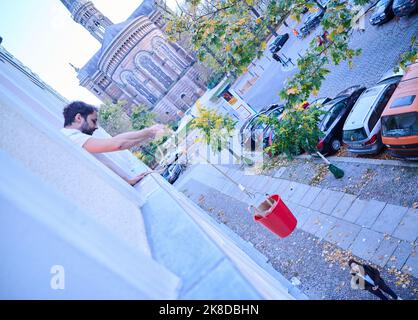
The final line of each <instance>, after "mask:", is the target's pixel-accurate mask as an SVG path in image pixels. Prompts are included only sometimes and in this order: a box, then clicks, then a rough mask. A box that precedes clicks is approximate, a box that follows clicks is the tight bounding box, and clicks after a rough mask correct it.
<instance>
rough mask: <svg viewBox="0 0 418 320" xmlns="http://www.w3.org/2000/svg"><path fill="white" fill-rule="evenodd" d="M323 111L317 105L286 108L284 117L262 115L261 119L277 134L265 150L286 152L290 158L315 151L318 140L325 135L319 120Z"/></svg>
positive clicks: (277, 152)
mask: <svg viewBox="0 0 418 320" xmlns="http://www.w3.org/2000/svg"><path fill="white" fill-rule="evenodd" d="M322 114H323V111H321V110H320V109H318V108H316V107H310V108H308V109H306V110H304V109H303V108H294V109H289V110H286V111H285V113H284V115H283V117H282V118H281V119H280V120H278V119H277V118H273V117H268V116H262V117H261V121H263V122H265V123H267V124H269V125H271V126H272V128H273V130H274V132H275V135H274V138H273V143H272V145H271V146H269V147H267V148H266V150H265V152H267V153H271V155H272V156H277V155H279V154H285V155H286V156H287V157H288V158H289V159H292V158H293V156H294V155H297V154H300V153H301V152H303V151H307V152H313V151H315V148H316V144H317V143H318V140H319V139H320V138H321V137H322V136H323V133H322V131H321V130H320V129H319V127H318V125H317V124H318V122H319V119H320V116H321V115H322Z"/></svg>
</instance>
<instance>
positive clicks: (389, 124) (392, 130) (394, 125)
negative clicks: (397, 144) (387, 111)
mask: <svg viewBox="0 0 418 320" xmlns="http://www.w3.org/2000/svg"><path fill="white" fill-rule="evenodd" d="M382 134H383V135H384V136H385V137H404V136H413V135H418V113H417V112H408V113H401V114H397V115H392V116H385V117H382Z"/></svg>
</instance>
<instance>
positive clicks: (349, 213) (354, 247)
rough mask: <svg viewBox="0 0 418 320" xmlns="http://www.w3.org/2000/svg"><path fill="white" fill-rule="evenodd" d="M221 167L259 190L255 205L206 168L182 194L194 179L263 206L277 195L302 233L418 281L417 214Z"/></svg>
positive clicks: (191, 176) (194, 172) (194, 174)
mask: <svg viewBox="0 0 418 320" xmlns="http://www.w3.org/2000/svg"><path fill="white" fill-rule="evenodd" d="M219 168H220V169H221V170H223V171H224V172H225V173H226V174H228V175H229V176H230V177H231V178H232V179H234V180H235V181H237V182H239V183H241V184H242V185H244V186H245V187H249V188H250V189H251V190H253V191H257V192H260V194H257V197H256V199H255V201H254V200H252V199H250V198H248V197H247V196H246V195H245V194H243V193H242V192H241V191H240V190H239V189H238V188H237V186H236V185H234V184H233V183H232V182H230V181H227V180H226V179H225V178H224V177H223V176H222V175H220V173H218V172H217V171H216V170H215V169H213V168H210V167H209V166H206V165H203V166H196V167H193V168H192V170H191V172H189V173H188V174H187V175H186V176H185V177H183V179H181V180H180V181H179V182H178V183H176V187H177V188H178V189H179V190H181V186H182V185H185V184H186V183H187V181H188V180H190V179H194V180H197V181H199V182H200V183H203V184H205V185H207V186H210V187H211V188H214V189H217V190H219V191H220V192H222V193H223V194H225V195H228V196H230V197H232V198H235V199H237V200H240V201H242V202H245V203H247V204H250V203H251V204H257V203H259V202H261V199H263V198H264V196H263V195H262V194H263V193H266V192H267V193H277V194H279V195H280V196H281V197H282V199H283V200H284V202H285V203H286V205H287V206H288V207H289V208H290V209H291V211H292V212H293V213H294V215H295V216H296V217H297V219H298V225H297V228H298V229H301V230H303V231H305V232H308V233H310V234H312V235H314V236H316V237H318V238H320V239H324V240H326V241H329V242H330V243H333V244H335V245H337V246H339V247H340V248H341V249H343V250H348V251H351V252H352V253H353V254H354V255H356V256H357V257H360V258H362V259H364V260H368V261H370V262H371V263H373V264H376V265H378V266H380V267H384V268H396V269H398V270H402V271H403V272H405V273H408V274H411V275H413V276H414V277H418V257H417V256H416V242H417V237H418V210H416V209H412V208H407V207H402V206H397V205H393V204H390V203H386V202H382V201H376V200H361V199H359V198H358V197H356V196H354V195H352V194H348V193H344V192H339V191H333V190H329V189H325V188H319V187H314V186H309V185H307V184H303V183H298V182H293V181H289V180H286V179H281V178H278V177H277V176H278V174H277V173H276V174H275V175H273V176H272V177H270V176H259V175H245V174H244V172H243V171H240V170H237V169H234V168H228V167H221V166H220V167H219Z"/></svg>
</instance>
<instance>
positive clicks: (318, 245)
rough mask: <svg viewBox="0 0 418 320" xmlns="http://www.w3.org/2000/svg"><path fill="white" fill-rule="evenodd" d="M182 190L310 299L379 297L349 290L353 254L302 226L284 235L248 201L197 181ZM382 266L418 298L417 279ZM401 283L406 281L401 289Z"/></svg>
mask: <svg viewBox="0 0 418 320" xmlns="http://www.w3.org/2000/svg"><path fill="white" fill-rule="evenodd" d="M179 190H181V191H182V192H184V194H186V195H187V196H188V197H189V198H190V199H191V200H192V201H194V202H195V203H197V204H198V205H199V206H200V207H201V208H202V209H204V210H205V211H206V212H207V213H208V214H209V215H210V216H212V217H213V218H214V219H216V220H217V221H218V222H220V223H224V224H225V225H226V226H227V227H229V228H231V229H232V230H233V231H234V232H235V233H237V234H238V235H239V236H240V237H241V238H243V239H244V240H246V241H248V242H249V243H251V244H252V245H253V246H254V247H255V248H256V249H257V250H259V251H260V252H261V253H262V254H263V255H265V256H266V257H267V259H268V261H269V263H270V264H271V265H272V266H273V267H274V268H275V269H276V270H277V271H279V272H280V273H281V274H282V275H283V276H285V277H286V278H287V279H288V280H289V281H292V280H293V281H295V280H296V281H297V282H300V284H298V283H297V282H296V283H295V282H294V283H295V284H296V285H297V286H298V288H299V289H300V290H301V291H302V292H303V293H305V294H306V295H307V296H308V297H309V298H310V299H325V300H340V299H349V300H355V299H376V298H375V297H374V296H373V295H372V294H370V293H368V292H366V291H362V290H353V289H351V287H350V276H349V271H348V269H347V266H346V262H347V261H348V259H349V257H351V255H350V253H349V252H347V251H345V250H341V249H340V248H338V247H337V246H335V245H333V244H331V243H329V242H328V241H326V240H321V239H319V238H318V237H315V236H313V235H312V234H310V233H308V232H305V231H303V230H299V229H298V230H296V231H294V232H293V233H292V234H291V235H290V236H289V237H287V238H284V239H280V238H278V237H276V236H275V235H274V234H272V233H271V232H269V231H267V230H266V229H265V228H263V227H261V225H259V224H256V223H255V222H254V221H253V220H252V218H251V216H250V214H249V213H248V212H247V204H246V203H244V202H241V201H239V200H237V199H236V198H233V197H229V196H227V195H225V194H223V193H221V192H219V191H217V190H215V189H213V188H211V187H209V186H207V185H205V184H202V183H200V182H197V181H196V180H193V179H191V180H188V181H187V183H184V184H182V186H181V187H180V189H179ZM357 259H359V258H357ZM359 260H360V261H362V260H361V259H359ZM380 270H381V275H382V277H383V278H384V279H385V281H386V283H387V284H388V285H389V286H390V287H391V288H392V289H393V290H394V291H395V292H396V293H397V294H398V295H400V296H401V297H402V298H403V299H417V298H418V295H417V293H416V291H417V289H416V288H418V286H417V284H418V283H417V280H416V279H415V278H413V277H405V278H402V277H401V276H400V275H399V274H398V275H397V274H396V273H394V272H393V271H392V272H388V270H387V269H382V268H380ZM408 281H409V283H408ZM396 283H398V284H396ZM403 283H408V285H405V288H403V287H402V284H403Z"/></svg>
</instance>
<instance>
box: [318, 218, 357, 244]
mask: <svg viewBox="0 0 418 320" xmlns="http://www.w3.org/2000/svg"><path fill="white" fill-rule="evenodd" d="M360 230H361V227H359V226H357V225H355V224H353V223H350V222H346V221H343V220H341V219H337V222H336V223H335V224H334V225H333V226H332V227H331V228H330V231H329V232H328V233H327V235H326V236H325V240H327V241H329V242H332V243H334V244H336V245H337V246H340V247H341V248H342V249H344V250H347V249H348V248H349V247H350V245H351V244H352V242H353V241H354V239H355V238H356V237H357V235H358V233H359V232H360Z"/></svg>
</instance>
